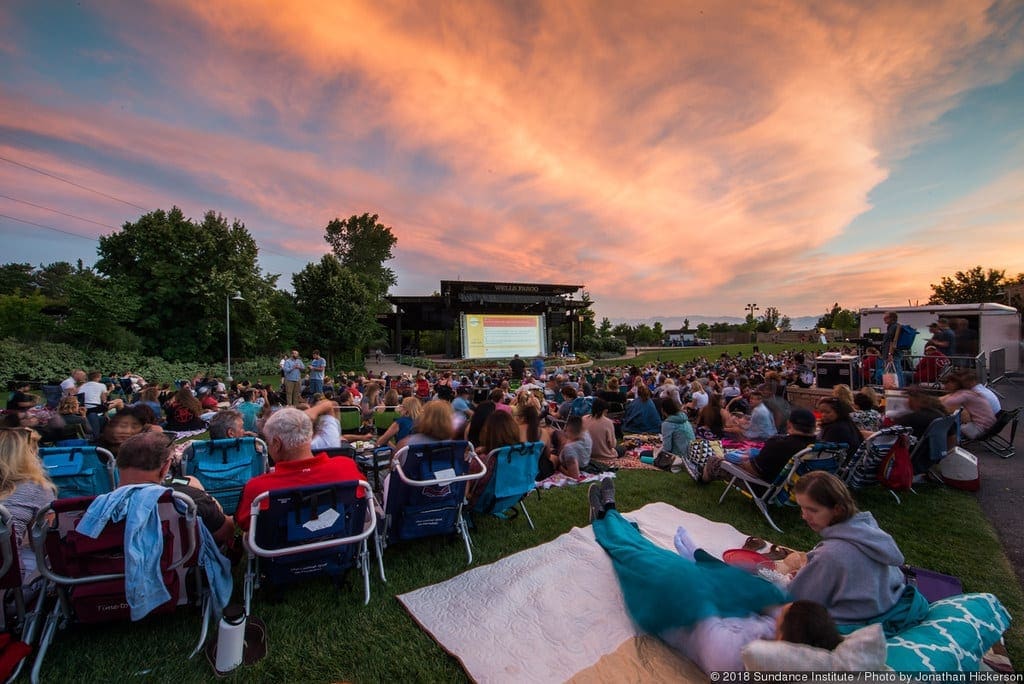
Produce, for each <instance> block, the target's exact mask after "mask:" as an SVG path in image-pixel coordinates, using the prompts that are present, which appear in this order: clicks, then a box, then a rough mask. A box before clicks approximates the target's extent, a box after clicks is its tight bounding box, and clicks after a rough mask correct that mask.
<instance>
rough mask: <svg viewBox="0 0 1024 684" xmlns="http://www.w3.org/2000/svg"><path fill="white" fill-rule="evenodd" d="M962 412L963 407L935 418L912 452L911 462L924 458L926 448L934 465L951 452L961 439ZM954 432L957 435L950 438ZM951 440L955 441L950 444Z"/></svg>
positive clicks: (915, 462)
mask: <svg viewBox="0 0 1024 684" xmlns="http://www.w3.org/2000/svg"><path fill="white" fill-rule="evenodd" d="M962 412H963V409H957V410H956V411H954V412H953V413H952V414H950V415H948V416H942V417H941V418H936V419H935V420H933V421H932V422H931V423H930V424H929V425H928V429H927V430H925V431H924V435H922V436H921V439H919V440H918V441H917V444H916V445H915V446H914V449H913V451H911V452H910V462H911V463H914V464H917V462H918V461H919V460H921V459H922V454H923V453H924V450H925V449H927V450H928V458H929V460H930V461H931V464H932V465H934V464H936V463H938V462H939V461H941V460H942V459H944V458H945V457H946V454H947V453H949V448H950V447H951V446H955V445H956V444H957V443H959V441H960V414H961V413H962ZM954 432H955V435H956V436H955V438H954V439H953V440H950V434H951V433H954ZM950 441H952V442H953V443H952V444H950ZM911 491H913V490H911Z"/></svg>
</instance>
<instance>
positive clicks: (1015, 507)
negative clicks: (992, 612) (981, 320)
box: [366, 356, 1024, 587]
mask: <svg viewBox="0 0 1024 684" xmlns="http://www.w3.org/2000/svg"><path fill="white" fill-rule="evenodd" d="M628 361H629V357H625V358H622V359H605V360H603V362H628ZM366 369H367V370H372V371H373V372H374V374H377V373H379V372H380V371H382V370H384V371H387V373H388V375H399V374H401V373H410V374H412V375H415V374H416V372H417V371H419V370H421V369H419V368H416V367H415V366H406V365H402V364H398V363H395V360H394V357H392V356H385V357H384V358H383V360H382V362H381V363H380V364H378V363H377V362H376V360H375V359H374V358H373V357H367V359H366ZM994 389H995V390H996V391H997V392H999V394H1001V395H1002V396H1003V399H1002V404H1003V408H1006V409H1014V408H1016V407H1018V406H1024V377H1017V378H1013V379H1008V380H1005V381H1003V382H1000V383H998V384H997V385H996V386H995V388H994ZM1014 444H1015V446H1016V447H1017V455H1016V456H1014V457H1012V458H1008V459H1003V458H999V457H998V456H996V455H994V454H990V453H989V452H988V451H986V450H984V449H981V448H974V449H973V453H974V454H975V455H976V456H977V457H978V463H979V467H980V469H981V490H980V491H979V492H978V495H977V496H978V504H979V505H980V506H981V510H982V512H983V513H984V514H985V517H986V518H988V520H989V522H990V523H991V524H992V526H993V527H994V528H995V530H996V534H997V535H998V536H999V541H1000V542H1001V543H1002V545H1003V550H1004V551H1005V552H1006V557H1007V558H1008V559H1009V560H1010V565H1011V566H1013V570H1014V572H1016V574H1017V581H1018V582H1019V583H1020V584H1021V586H1022V587H1024V534H1022V533H1021V532H1022V530H1024V426H1022V427H1021V429H1020V430H1019V431H1018V432H1017V438H1016V440H1015V442H1014Z"/></svg>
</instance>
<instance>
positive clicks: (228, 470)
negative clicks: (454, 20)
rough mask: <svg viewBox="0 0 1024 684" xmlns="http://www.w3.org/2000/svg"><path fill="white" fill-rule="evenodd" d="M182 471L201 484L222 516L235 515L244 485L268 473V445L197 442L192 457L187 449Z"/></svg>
mask: <svg viewBox="0 0 1024 684" xmlns="http://www.w3.org/2000/svg"><path fill="white" fill-rule="evenodd" d="M257 444H259V445H261V446H262V448H263V451H262V452H260V451H259V450H258V449H257V448H256V445H257ZM182 468H183V470H184V473H185V474H186V475H191V476H193V477H195V478H196V479H198V480H199V481H200V482H201V483H202V484H203V488H204V489H206V491H207V492H208V493H209V494H210V496H212V497H213V498H215V499H217V501H218V502H220V505H221V506H222V507H223V508H224V512H225V513H227V514H228V515H234V514H235V512H236V510H237V509H238V500H239V498H241V496H242V488H243V487H245V483H246V482H248V481H249V480H250V479H252V478H254V477H256V476H257V475H262V474H263V473H265V472H267V445H266V443H265V442H263V440H261V439H256V438H254V437H232V438H229V439H212V440H206V441H196V442H193V443H192V453H191V454H189V453H188V451H187V450H186V452H185V458H184V459H183V460H182Z"/></svg>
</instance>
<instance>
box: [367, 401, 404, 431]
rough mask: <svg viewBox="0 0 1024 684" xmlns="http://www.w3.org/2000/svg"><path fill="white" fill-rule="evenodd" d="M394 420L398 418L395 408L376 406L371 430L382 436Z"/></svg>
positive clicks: (396, 408)
mask: <svg viewBox="0 0 1024 684" xmlns="http://www.w3.org/2000/svg"><path fill="white" fill-rule="evenodd" d="M396 418H398V407H397V406H378V407H377V408H376V409H374V411H373V429H374V430H376V431H377V434H378V435H383V434H384V433H385V432H387V431H388V428H389V427H391V424H392V423H394V422H395V419H396Z"/></svg>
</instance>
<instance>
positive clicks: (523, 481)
mask: <svg viewBox="0 0 1024 684" xmlns="http://www.w3.org/2000/svg"><path fill="white" fill-rule="evenodd" d="M543 452H544V443H543V442H521V443H519V444H512V445H510V446H504V447H501V448H500V449H495V450H493V451H492V452H491V453H489V454H488V455H487V462H488V463H490V464H491V466H492V467H493V468H494V472H493V474H492V475H491V477H490V479H489V480H488V481H487V484H486V485H485V486H484V491H483V492H481V494H480V497H479V498H478V499H477V500H476V505H474V506H473V510H474V511H476V512H477V513H490V514H492V515H496V516H498V517H499V518H509V517H513V516H514V515H515V512H516V511H515V507H516V505H517V504H518V505H519V507H520V508H522V509H523V515H525V516H526V522H528V523H529V524H530V529H535V528H534V525H533V520H532V519H530V512H529V511H527V510H526V504H525V503H524V499H526V497H527V496H528V495H529V494H530V492H532V491H533V490H534V489H535V487H536V483H535V480H536V478H537V471H538V464H539V463H540V457H541V454H542V453H543ZM510 510H511V511H512V514H511V515H510V514H509V511H510Z"/></svg>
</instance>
